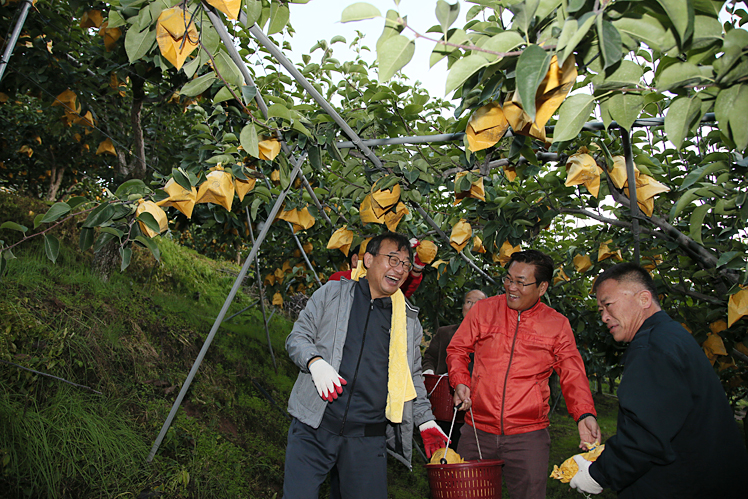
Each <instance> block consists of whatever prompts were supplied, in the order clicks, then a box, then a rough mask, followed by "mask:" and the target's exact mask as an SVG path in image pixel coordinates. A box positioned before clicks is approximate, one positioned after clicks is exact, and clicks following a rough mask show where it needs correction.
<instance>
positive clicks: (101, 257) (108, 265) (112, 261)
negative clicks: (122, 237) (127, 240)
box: [92, 238, 120, 282]
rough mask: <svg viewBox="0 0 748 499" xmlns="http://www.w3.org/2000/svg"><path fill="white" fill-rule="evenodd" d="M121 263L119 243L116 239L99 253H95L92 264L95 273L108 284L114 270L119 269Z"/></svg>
mask: <svg viewBox="0 0 748 499" xmlns="http://www.w3.org/2000/svg"><path fill="white" fill-rule="evenodd" d="M119 261H120V256H119V241H117V238H114V239H112V240H111V241H109V242H108V243H106V244H105V245H104V246H102V247H101V249H99V251H95V252H94V257H93V262H92V267H93V270H94V273H96V274H97V275H98V276H99V278H101V280H102V281H104V282H107V281H108V280H109V277H110V276H111V275H112V272H113V271H114V269H116V268H117V264H118V263H119Z"/></svg>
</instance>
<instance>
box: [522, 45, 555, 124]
mask: <svg viewBox="0 0 748 499" xmlns="http://www.w3.org/2000/svg"><path fill="white" fill-rule="evenodd" d="M550 65H551V54H550V52H546V51H545V50H543V49H542V48H541V47H540V46H539V45H530V46H529V47H527V48H526V49H525V50H524V51H522V55H521V56H519V60H518V61H517V77H516V83H517V90H518V91H519V96H520V99H521V100H522V108H523V109H524V110H525V112H526V113H527V114H528V115H529V116H530V120H531V121H535V94H536V93H537V91H538V85H540V82H541V81H543V78H545V75H546V74H547V73H548V68H549V67H550Z"/></svg>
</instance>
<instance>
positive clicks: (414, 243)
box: [410, 237, 426, 272]
mask: <svg viewBox="0 0 748 499" xmlns="http://www.w3.org/2000/svg"><path fill="white" fill-rule="evenodd" d="M419 244H421V241H419V240H418V239H416V238H415V237H414V238H413V239H411V240H410V247H411V248H413V270H415V271H416V272H423V269H424V267H426V264H425V263H423V262H422V261H421V259H420V258H418V252H416V251H415V249H416V248H417V247H418V245H419Z"/></svg>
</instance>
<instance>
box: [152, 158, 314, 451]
mask: <svg viewBox="0 0 748 499" xmlns="http://www.w3.org/2000/svg"><path fill="white" fill-rule="evenodd" d="M301 164H302V162H301V161H299V162H298V163H296V166H295V167H294V169H293V171H292V172H291V182H290V183H289V184H288V188H286V189H284V190H283V191H281V193H280V195H279V196H278V199H277V201H276V202H275V205H274V206H273V209H272V210H270V215H269V216H268V220H269V222H268V223H266V224H265V227H263V228H262V230H261V231H260V235H259V236H258V237H257V243H256V244H254V245H253V246H252V250H251V251H250V252H249V256H247V260H246V261H245V262H244V265H243V266H242V269H241V271H240V272H239V275H238V276H237V277H236V281H234V286H233V287H232V288H231V291H230V292H229V295H228V296H227V297H226V301H225V302H224V303H223V307H221V311H220V313H219V314H218V317H216V320H215V322H214V323H213V327H212V328H211V330H210V333H208V337H207V338H206V339H205V343H203V347H202V348H201V349H200V353H199V354H198V355H197V359H195V362H194V363H193V364H192V369H190V372H189V374H188V375H187V379H185V380H184V383H183V384H182V389H181V390H179V395H177V400H175V401H174V405H173V406H172V408H171V411H170V412H169V416H168V417H167V418H166V421H165V422H164V425H163V426H162V427H161V431H160V432H159V434H158V436H157V437H156V441H155V442H154V443H153V448H151V452H150V454H148V457H147V458H146V462H149V463H150V462H151V461H152V460H153V457H154V456H155V455H156V452H157V451H158V448H159V446H161V442H162V441H163V440H164V437H165V436H166V432H167V431H168V430H169V427H170V426H171V422H172V420H173V419H174V416H176V414H177V410H178V409H179V406H180V405H181V404H182V400H183V399H184V396H185V395H186V394H187V390H188V389H189V388H190V384H191V383H192V378H194V377H195V374H196V373H197V370H198V369H199V368H200V364H201V363H202V361H203V358H204V357H205V354H206V353H207V351H208V347H210V344H211V342H212V341H213V337H214V336H215V335H216V332H217V331H218V328H219V327H220V326H221V322H223V318H224V317H225V316H226V312H228V310H229V306H230V305H231V302H232V301H234V297H235V296H236V293H237V292H238V291H239V287H240V286H241V284H242V281H243V280H244V277H245V276H246V275H247V271H248V270H249V266H250V265H251V264H252V260H254V258H255V256H256V255H257V252H258V251H259V248H260V246H261V245H262V241H264V240H265V236H267V233H268V231H269V230H270V226H271V225H272V221H273V220H274V219H275V216H276V215H277V214H278V211H280V209H281V206H283V200H284V199H286V195H287V194H288V190H289V189H290V187H291V185H293V181H294V180H295V179H296V176H297V175H298V174H299V171H300V170H301Z"/></svg>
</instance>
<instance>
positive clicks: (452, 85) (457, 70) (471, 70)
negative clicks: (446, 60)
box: [444, 54, 491, 95]
mask: <svg viewBox="0 0 748 499" xmlns="http://www.w3.org/2000/svg"><path fill="white" fill-rule="evenodd" d="M490 63H491V61H489V60H488V59H486V58H485V57H484V56H482V55H480V54H472V55H469V56H467V57H463V58H462V59H460V60H458V61H457V62H455V63H454V64H453V65H452V68H451V69H450V70H449V74H448V75H447V83H446V88H445V90H444V93H445V95H446V94H448V93H449V92H451V91H452V90H454V89H456V88H457V87H459V86H460V85H462V84H463V83H465V80H467V79H468V78H470V77H471V76H473V75H474V74H475V73H477V72H478V71H480V70H481V68H484V67H486V66H488V65H489V64H490Z"/></svg>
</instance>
